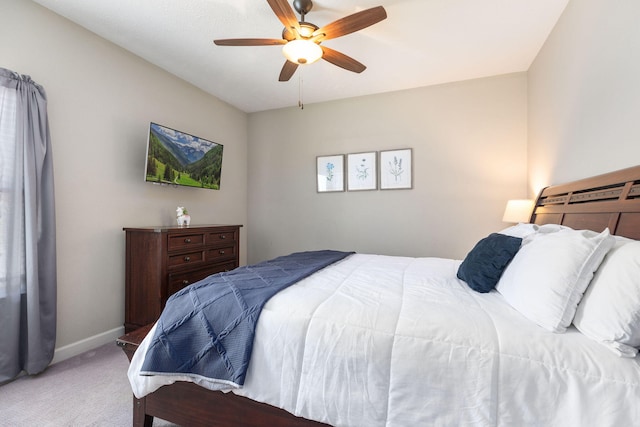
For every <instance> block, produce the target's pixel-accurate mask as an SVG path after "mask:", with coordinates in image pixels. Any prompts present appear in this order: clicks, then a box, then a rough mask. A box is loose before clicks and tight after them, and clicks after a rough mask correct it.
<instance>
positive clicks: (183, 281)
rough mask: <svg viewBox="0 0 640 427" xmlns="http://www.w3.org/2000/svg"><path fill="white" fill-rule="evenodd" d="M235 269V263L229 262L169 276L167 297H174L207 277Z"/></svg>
mask: <svg viewBox="0 0 640 427" xmlns="http://www.w3.org/2000/svg"><path fill="white" fill-rule="evenodd" d="M234 268H236V263H235V261H229V262H225V263H222V264H218V265H215V266H212V267H207V268H203V269H200V270H194V271H189V272H185V273H173V274H169V284H168V286H169V289H168V292H167V295H172V294H174V293H176V292H178V291H179V290H180V289H182V288H184V287H186V286H189V285H190V284H192V283H196V282H198V281H200V280H202V279H204V278H205V277H208V276H211V275H212V274H216V273H221V272H223V271H229V270H233V269H234Z"/></svg>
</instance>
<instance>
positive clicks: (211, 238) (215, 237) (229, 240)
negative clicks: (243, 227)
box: [206, 231, 238, 245]
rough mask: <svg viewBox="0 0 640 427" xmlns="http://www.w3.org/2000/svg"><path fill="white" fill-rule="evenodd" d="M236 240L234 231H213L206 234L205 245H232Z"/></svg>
mask: <svg viewBox="0 0 640 427" xmlns="http://www.w3.org/2000/svg"><path fill="white" fill-rule="evenodd" d="M236 240H238V237H237V236H236V232H235V231H213V232H210V233H207V238H206V241H207V245H215V244H228V245H231V244H234V242H235V241H236Z"/></svg>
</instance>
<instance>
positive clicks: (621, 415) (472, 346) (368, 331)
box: [125, 166, 640, 426]
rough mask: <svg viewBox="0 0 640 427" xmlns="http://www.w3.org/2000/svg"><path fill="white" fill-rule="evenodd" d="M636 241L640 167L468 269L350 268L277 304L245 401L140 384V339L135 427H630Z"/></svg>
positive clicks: (636, 392) (184, 380) (496, 240)
mask: <svg viewBox="0 0 640 427" xmlns="http://www.w3.org/2000/svg"><path fill="white" fill-rule="evenodd" d="M614 236H615V237H614ZM637 239H640V166H638V167H633V168H628V169H624V170H620V171H617V172H613V173H608V174H604V175H600V176H596V177H593V178H588V179H584V180H580V181H575V182H571V183H567V184H562V185H555V186H551V187H547V188H545V189H543V190H542V191H541V193H540V194H539V196H538V198H537V201H536V205H535V208H534V211H533V213H532V216H531V221H530V223H529V224H518V225H516V226H514V227H509V228H507V229H505V230H502V231H501V232H500V233H492V234H491V235H489V236H487V237H486V238H485V239H482V240H481V241H480V242H478V244H477V245H476V247H474V248H473V249H471V248H470V249H471V250H470V252H469V255H468V256H467V257H466V258H465V259H464V260H447V259H440V258H409V257H388V256H381V255H368V254H353V255H349V256H347V257H345V258H344V259H342V260H340V261H337V262H335V263H333V264H331V265H330V266H328V267H326V268H323V269H321V270H320V271H318V272H316V273H314V274H313V275H311V276H309V277H306V278H304V279H302V280H301V281H299V282H298V283H297V284H295V285H292V286H290V287H287V288H286V289H284V290H282V291H281V292H279V293H278V294H277V295H275V296H274V297H273V298H271V299H269V300H268V302H267V303H266V305H265V306H264V309H263V310H262V313H261V315H260V317H259V320H258V323H257V327H256V335H255V339H254V341H253V353H252V356H251V362H250V363H249V366H248V370H247V373H246V382H245V383H244V386H243V387H241V388H231V387H228V388H227V389H224V390H222V391H217V390H211V389H209V388H214V389H215V388H219V386H211V383H208V382H207V381H198V380H197V379H195V380H194V378H193V377H184V376H176V377H172V376H168V375H157V376H146V375H140V371H141V366H142V365H141V364H142V363H143V361H144V356H145V351H146V349H147V348H148V347H149V343H150V342H151V341H152V336H153V335H154V334H153V332H154V329H151V333H148V334H147V332H148V328H147V329H145V330H141V331H137V334H138V336H139V337H142V336H144V335H146V338H145V339H144V341H142V343H141V344H140V347H137V342H135V344H136V345H135V346H134V347H137V350H136V354H135V355H134V357H133V360H132V363H131V366H130V369H129V377H130V381H131V383H132V388H133V390H134V392H135V394H136V395H137V397H136V396H134V405H133V407H134V414H133V425H134V426H142V425H145V426H149V425H152V422H153V417H159V418H162V419H165V420H168V421H171V422H174V423H176V424H179V425H202V426H205V425H206V426H276V425H277V426H318V425H336V426H377V425H381V426H382V425H384V426H408V425H445V426H446V425H481V426H485V425H486V426H503V425H504V426H506V425H564V424H567V423H569V424H572V425H614V424H616V425H619V424H620V425H632V424H633V423H634V422H637V420H638V419H640V409H638V405H635V403H634V402H637V401H638V399H640V362H639V359H640V358H638V357H636V353H637V347H639V346H640V341H639V340H640V336H639V334H640V326H639V325H638V323H640V320H638V317H640V315H639V311H640V310H639V309H638V307H640V302H638V300H639V299H640V296H639V295H638V294H640V291H638V288H640V285H638V284H636V283H635V282H637V281H638V280H637V277H639V275H638V272H639V271H640V270H637V269H638V265H639V263H638V261H639V258H640V257H637V256H636V254H637V253H638V252H640V247H639V245H640V242H636V241H635V240H637ZM505 242H508V245H507V243H505ZM507 246H508V247H509V249H508V250H507V249H506V248H507ZM506 252H508V253H506ZM567 254H569V255H570V256H569V258H570V259H564V257H565V256H567ZM487 257H489V258H487ZM545 257H546V258H545ZM540 260H546V261H545V263H544V264H538V263H537V262H538V261H540ZM489 265H490V266H491V267H487V266H489ZM567 265H571V266H573V268H572V269H570V270H571V271H570V272H567V271H565V270H566V268H565V267H566V266H567ZM627 266H629V268H627ZM634 269H635V270H634ZM461 277H462V278H461ZM478 278H480V279H478ZM463 279H464V280H463ZM565 282H567V283H570V286H568V285H566V284H565ZM487 283H490V284H492V285H491V286H487ZM556 285H557V286H562V287H563V288H562V292H558V289H557V288H555V287H554V286H556ZM472 287H473V288H472ZM625 316H626V317H625ZM150 327H151V326H150ZM125 341H126V340H125ZM130 341H135V339H134V340H130ZM134 349H135V348H134ZM129 350H130V353H129V354H131V352H132V351H131V348H129Z"/></svg>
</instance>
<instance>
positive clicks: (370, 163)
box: [347, 151, 378, 191]
mask: <svg viewBox="0 0 640 427" xmlns="http://www.w3.org/2000/svg"><path fill="white" fill-rule="evenodd" d="M377 160H378V159H377V153H376V152H375V151H371V152H367V153H353V154H347V190H349V191H360V190H376V189H377V188H378V173H377V167H378V163H377Z"/></svg>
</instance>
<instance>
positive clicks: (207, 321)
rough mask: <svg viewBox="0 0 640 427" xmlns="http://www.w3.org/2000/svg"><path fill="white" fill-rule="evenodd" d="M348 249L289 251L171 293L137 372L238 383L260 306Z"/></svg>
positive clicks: (237, 385)
mask: <svg viewBox="0 0 640 427" xmlns="http://www.w3.org/2000/svg"><path fill="white" fill-rule="evenodd" d="M352 253H353V252H338V251H329V250H325V251H312V252H298V253H293V254H291V255H287V256H283V257H279V258H275V259H273V260H270V261H265V262H262V263H259V264H254V265H249V266H246V267H240V268H237V269H235V270H232V271H229V272H225V273H219V274H215V275H212V276H209V277H207V278H206V279H204V280H201V281H200V282H197V283H194V284H193V285H191V286H188V287H186V288H184V289H182V290H181V291H179V292H177V293H175V294H173V295H172V296H171V297H170V298H169V300H168V301H167V304H166V306H165V309H164V311H163V312H162V314H161V316H160V319H159V320H158V322H157V324H156V331H155V334H154V336H153V339H152V341H151V343H150V345H149V348H148V350H147V354H146V356H145V359H144V363H143V365H142V369H141V374H143V375H163V374H164V375H175V374H179V375H186V376H190V377H196V378H206V379H207V380H209V381H213V382H218V383H222V384H224V385H227V386H231V387H241V386H242V385H243V384H244V379H245V374H246V371H247V366H248V365H249V359H250V357H251V350H252V347H253V335H254V332H255V326H256V323H257V321H258V317H259V315H260V311H261V310H262V307H263V306H264V304H265V303H266V302H267V301H268V300H269V298H271V297H272V296H273V295H275V294H276V293H277V292H278V291H280V290H282V289H284V288H286V287H288V286H290V285H292V284H294V283H296V282H298V281H299V280H301V279H304V278H305V277H307V276H310V275H311V274H313V273H315V272H316V271H318V270H321V269H323V268H324V267H326V266H328V265H330V264H333V263H334V262H336V261H339V260H341V259H343V258H345V257H347V256H348V255H350V254H352Z"/></svg>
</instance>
